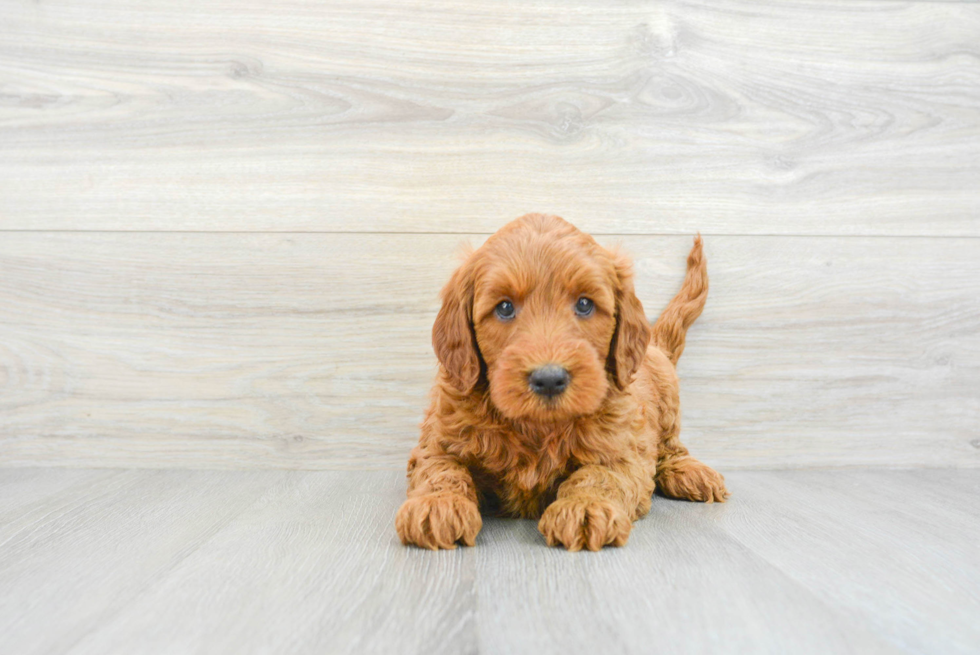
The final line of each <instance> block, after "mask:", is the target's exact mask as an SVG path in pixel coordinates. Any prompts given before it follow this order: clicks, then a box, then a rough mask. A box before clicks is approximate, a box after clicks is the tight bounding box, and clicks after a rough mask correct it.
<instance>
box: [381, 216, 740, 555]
mask: <svg viewBox="0 0 980 655" xmlns="http://www.w3.org/2000/svg"><path fill="white" fill-rule="evenodd" d="M707 295H708V275H707V268H706V265H705V261H704V257H703V255H702V252H701V238H700V237H698V238H696V239H695V241H694V247H693V249H692V250H691V253H690V255H688V259H687V277H686V278H685V280H684V284H683V286H682V287H681V290H680V292H679V293H678V294H677V296H676V297H675V298H674V299H673V300H672V301H671V302H670V304H669V305H668V306H667V308H666V309H665V310H664V312H663V314H661V316H660V318H659V319H658V320H657V322H656V323H655V324H654V325H653V326H652V328H651V326H650V324H649V323H648V321H647V318H646V316H645V315H644V313H643V306H642V305H641V304H640V301H639V299H638V298H637V297H636V295H635V294H634V292H633V281H632V273H631V265H630V262H629V261H628V260H627V259H626V258H625V257H623V256H622V255H617V254H613V253H611V252H609V251H607V250H605V249H604V248H602V247H600V246H599V245H598V244H597V243H596V242H595V241H594V240H593V239H592V237H590V236H589V235H587V234H585V233H583V232H580V231H579V230H578V229H576V228H575V227H574V226H572V225H571V224H569V223H567V222H565V221H564V220H562V219H561V218H558V217H557V216H548V215H543V214H528V215H526V216H523V217H521V218H518V219H517V220H515V221H513V222H511V223H509V224H508V225H506V226H505V227H503V228H502V229H501V230H500V231H499V232H497V233H496V234H495V235H493V236H492V237H490V239H489V240H488V241H487V242H486V243H485V244H484V245H483V246H482V247H481V248H479V249H478V250H476V251H475V252H473V253H472V254H471V255H470V256H469V258H468V259H467V261H466V262H465V263H464V264H463V265H462V266H461V267H460V268H459V269H458V270H457V271H456V272H455V273H454V274H453V276H452V279H450V281H449V284H447V285H446V287H445V288H444V289H443V291H442V309H441V310H440V311H439V314H438V316H437V317H436V322H435V325H434V326H433V329H432V345H433V347H434V348H435V352H436V355H437V356H438V358H439V363H440V367H439V373H438V377H437V379H436V383H435V386H434V389H433V392H432V401H431V405H430V407H429V409H428V411H427V413H426V415H425V419H424V420H423V422H422V435H421V438H420V439H419V443H418V446H416V447H415V448H414V449H413V450H412V453H411V457H410V459H409V461H408V500H406V501H405V503H404V504H403V505H402V506H401V508H400V509H399V511H398V514H397V517H396V519H395V527H396V529H397V531H398V535H399V536H400V537H401V540H402V543H404V544H415V545H417V546H421V547H423V548H430V549H433V550H436V549H439V548H455V545H456V543H457V542H462V543H463V544H465V545H467V546H473V545H475V543H476V536H477V534H478V533H479V532H480V528H481V527H482V520H481V518H480V517H481V510H482V511H483V512H484V513H488V514H497V515H504V516H517V517H529V518H532V517H533V518H538V517H540V521H539V523H538V529H539V530H540V531H541V533H542V534H543V535H544V538H545V541H546V542H547V543H548V544H549V545H551V546H555V545H558V544H561V545H563V546H565V547H566V548H567V549H569V550H581V549H582V548H588V549H589V550H599V549H600V548H602V547H603V546H606V545H614V546H622V545H623V544H625V543H626V540H627V539H628V538H629V534H630V529H631V528H632V524H633V521H635V520H636V519H638V518H640V517H642V516H643V515H645V514H646V513H647V512H648V511H649V509H650V499H651V495H652V494H653V491H654V487H657V488H659V489H660V491H661V493H663V494H664V495H667V496H670V497H673V498H683V499H687V500H696V501H701V502H707V503H710V502H713V501H719V502H722V501H724V500H725V499H726V498H727V497H728V491H727V490H726V489H725V483H724V478H723V477H722V476H721V475H720V474H718V473H717V472H715V471H714V470H713V469H711V468H710V467H708V466H706V465H705V464H702V463H701V462H699V461H698V460H696V459H694V458H693V457H691V456H690V455H689V454H688V451H687V448H685V447H684V446H683V445H682V444H681V442H680V439H679V437H678V434H679V432H680V400H679V397H678V386H677V374H676V372H675V369H674V367H675V365H676V363H677V359H678V358H679V357H680V356H681V353H682V352H683V350H684V339H685V334H686V332H687V329H688V328H689V327H690V326H691V324H692V323H693V322H694V320H695V319H696V318H697V317H698V316H699V315H700V314H701V310H702V308H703V307H704V302H705V299H706V297H707Z"/></svg>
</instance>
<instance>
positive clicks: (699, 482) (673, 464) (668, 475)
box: [655, 446, 730, 503]
mask: <svg viewBox="0 0 980 655" xmlns="http://www.w3.org/2000/svg"><path fill="white" fill-rule="evenodd" d="M681 448H682V449H683V450H684V455H680V456H677V457H665V458H664V459H663V460H661V462H660V463H658V466H657V475H656V478H655V480H656V482H657V488H658V489H659V490H660V492H661V493H662V494H663V495H665V496H670V497H671V498H680V499H681V500H694V501H698V502H702V503H713V502H719V503H723V502H725V499H727V498H728V496H729V495H730V494H729V493H728V489H726V488H725V478H724V476H723V475H722V474H721V473H719V472H718V471H716V470H714V469H713V468H711V467H710V466H708V465H707V464H705V463H703V462H699V461H698V460H696V459H694V458H693V457H691V456H690V455H688V454H687V449H686V448H684V447H683V446H681Z"/></svg>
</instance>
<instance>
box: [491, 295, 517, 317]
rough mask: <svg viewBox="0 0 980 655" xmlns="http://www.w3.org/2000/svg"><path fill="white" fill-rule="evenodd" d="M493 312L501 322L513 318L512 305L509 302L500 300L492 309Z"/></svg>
mask: <svg viewBox="0 0 980 655" xmlns="http://www.w3.org/2000/svg"><path fill="white" fill-rule="evenodd" d="M493 311H494V313H495V314H496V315H497V318H499V319H500V320H501V321H509V320H510V319H512V318H514V303H512V302H511V301H509V300H501V301H500V302H499V303H497V306H496V307H494V308H493Z"/></svg>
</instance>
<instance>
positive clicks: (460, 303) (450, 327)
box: [432, 262, 480, 393]
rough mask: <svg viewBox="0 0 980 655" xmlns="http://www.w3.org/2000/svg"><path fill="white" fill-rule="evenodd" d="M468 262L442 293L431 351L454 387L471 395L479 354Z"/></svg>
mask: <svg viewBox="0 0 980 655" xmlns="http://www.w3.org/2000/svg"><path fill="white" fill-rule="evenodd" d="M471 269H472V267H471V266H470V264H469V263H468V262H467V263H465V264H463V265H462V266H460V267H459V268H458V269H456V272H455V273H453V276H452V278H450V280H449V283H448V284H446V286H445V287H444V288H443V290H442V309H440V310H439V315H438V316H436V322H435V324H434V325H433V326H432V348H433V349H434V350H435V351H436V357H438V358H439V362H440V363H441V364H442V366H443V368H444V369H446V373H448V374H449V379H450V381H451V382H452V383H453V386H454V387H456V388H457V389H459V390H460V391H461V392H463V393H470V392H471V391H473V388H474V387H475V386H476V383H477V381H478V380H479V379H480V354H479V351H478V350H477V345H476V332H475V331H474V330H473V274H472V271H471Z"/></svg>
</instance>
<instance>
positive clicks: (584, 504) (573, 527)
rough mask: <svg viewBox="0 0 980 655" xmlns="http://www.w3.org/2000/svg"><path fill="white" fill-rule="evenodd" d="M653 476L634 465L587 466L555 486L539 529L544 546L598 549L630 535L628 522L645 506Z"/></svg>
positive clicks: (621, 540)
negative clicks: (544, 542)
mask: <svg viewBox="0 0 980 655" xmlns="http://www.w3.org/2000/svg"><path fill="white" fill-rule="evenodd" d="M652 494H653V478H652V476H651V475H650V474H649V473H648V472H647V471H646V470H645V469H644V468H643V467H642V466H640V465H639V464H637V463H634V462H622V463H618V464H611V465H603V464H589V465H586V466H583V467H582V468H580V469H578V470H576V471H575V472H574V473H572V475H570V476H569V477H568V479H567V480H565V481H564V482H563V483H562V484H561V486H560V487H558V498H557V499H556V500H555V502H553V503H552V504H551V505H549V506H548V508H547V509H546V510H545V511H544V514H543V515H542V516H541V520H540V521H539V522H538V530H540V531H541V534H543V535H544V538H545V540H546V541H547V542H548V545H549V546H555V545H557V544H559V543H560V544H563V545H564V546H565V547H566V548H567V549H568V550H581V549H582V548H588V549H589V550H599V549H600V548H602V547H603V546H606V545H609V544H612V545H613V546H622V545H624V544H625V543H626V540H627V539H629V535H630V530H631V529H632V527H633V521H634V520H635V519H637V518H639V517H640V516H642V515H644V514H646V513H647V512H648V511H649V510H650V496H651V495H652Z"/></svg>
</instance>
